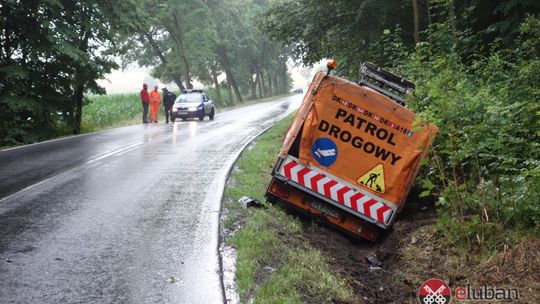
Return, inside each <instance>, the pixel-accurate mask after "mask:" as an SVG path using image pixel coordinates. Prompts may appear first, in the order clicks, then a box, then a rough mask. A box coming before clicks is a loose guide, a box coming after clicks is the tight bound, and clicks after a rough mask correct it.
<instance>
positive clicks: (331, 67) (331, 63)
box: [326, 59, 337, 70]
mask: <svg viewBox="0 0 540 304" xmlns="http://www.w3.org/2000/svg"><path fill="white" fill-rule="evenodd" d="M326 67H328V69H329V70H335V69H336V67H337V62H336V60H334V59H330V60H328V62H327V63H326Z"/></svg>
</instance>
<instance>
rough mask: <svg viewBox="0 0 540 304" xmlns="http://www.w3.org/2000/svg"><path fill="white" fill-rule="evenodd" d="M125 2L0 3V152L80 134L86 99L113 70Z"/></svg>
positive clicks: (126, 22)
mask: <svg viewBox="0 0 540 304" xmlns="http://www.w3.org/2000/svg"><path fill="white" fill-rule="evenodd" d="M132 6H133V4H132V2H130V1H102V0H92V1H68V0H58V1H40V0H27V1H26V0H25V1H2V2H1V4H0V46H1V47H0V79H1V82H0V145H5V144H16V143H28V142H33V141H37V140H41V139H44V138H48V137H51V136H55V135H59V133H63V132H65V131H66V130H69V131H71V132H73V133H79V132H80V123H81V116H82V105H83V96H84V93H85V92H94V93H103V89H102V88H101V87H99V86H98V85H97V83H96V80H97V79H99V78H102V77H103V75H104V74H106V73H108V72H110V71H111V70H112V69H114V68H116V67H117V64H116V63H115V61H114V56H115V55H118V54H119V53H120V49H119V48H118V44H117V41H118V40H119V39H120V37H121V36H122V35H123V34H125V33H128V32H130V31H131V30H132V29H133V28H134V21H133V20H136V18H134V16H135V15H136V11H134V10H132V9H131V7H132Z"/></svg>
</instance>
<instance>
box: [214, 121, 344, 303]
mask: <svg viewBox="0 0 540 304" xmlns="http://www.w3.org/2000/svg"><path fill="white" fill-rule="evenodd" d="M291 121H292V116H290V117H288V118H286V119H284V120H282V121H280V122H279V123H277V124H276V125H275V126H274V127H273V128H272V129H270V130H269V131H268V132H266V133H265V134H263V135H262V136H260V137H259V138H258V139H257V140H256V143H255V144H254V145H252V146H250V147H249V148H248V149H247V150H246V151H245V152H244V153H243V155H242V156H241V158H240V159H239V160H238V162H237V170H235V171H234V172H233V173H232V175H231V178H230V179H229V182H228V185H227V187H226V189H225V197H226V201H227V202H226V203H225V208H227V209H228V211H229V212H228V216H227V218H226V219H225V221H224V225H225V227H227V228H229V229H235V227H241V228H239V229H237V230H236V232H235V233H234V235H233V236H232V237H230V238H229V239H228V240H227V242H228V243H229V244H230V245H232V246H234V247H235V248H236V250H237V262H236V267H237V269H236V284H237V290H238V292H239V294H240V298H241V301H242V302H244V303H246V302H248V301H249V299H250V298H253V299H254V303H333V302H336V301H342V302H352V291H351V290H350V288H349V287H348V286H347V285H346V283H345V281H343V280H341V279H339V278H337V277H335V276H334V275H332V274H331V273H330V271H329V266H328V264H327V262H326V258H325V257H324V256H323V255H322V254H321V253H320V251H318V250H317V249H315V248H313V247H311V246H310V245H309V244H308V243H307V242H306V240H305V239H304V238H303V236H302V224H301V223H300V222H299V221H298V220H297V219H296V218H294V217H293V216H291V215H290V214H288V213H285V212H284V211H283V210H281V208H280V207H278V206H273V205H268V204H267V205H266V207H267V208H260V209H253V208H249V209H243V208H242V207H241V206H240V205H239V204H238V203H237V201H238V199H239V198H240V197H242V196H244V195H248V196H251V197H254V198H257V199H259V200H261V201H264V193H265V191H266V187H267V186H268V184H269V182H270V178H271V176H270V171H271V169H272V166H273V164H274V161H275V159H276V156H277V153H278V151H279V148H280V147H281V144H282V141H283V137H284V134H285V131H286V130H287V128H288V126H289V125H290V123H291Z"/></svg>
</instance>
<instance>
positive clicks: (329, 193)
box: [274, 155, 396, 229]
mask: <svg viewBox="0 0 540 304" xmlns="http://www.w3.org/2000/svg"><path fill="white" fill-rule="evenodd" d="M274 177H275V178H277V179H279V180H282V181H284V182H287V183H288V184H290V185H292V186H295V187H297V188H299V189H301V190H303V191H305V192H307V193H310V194H311V195H313V196H315V197H318V198H320V199H322V200H324V201H326V202H328V203H329V204H332V205H334V206H336V207H338V208H340V209H342V210H345V211H347V212H349V213H351V214H354V215H356V216H358V217H360V218H362V219H364V220H366V221H368V222H371V223H373V224H375V225H377V226H379V227H381V228H384V229H386V228H388V226H390V225H391V223H392V221H393V219H394V217H395V214H396V205H395V204H391V203H389V202H388V201H386V200H384V199H382V198H380V197H378V196H376V195H374V194H373V193H370V192H368V191H366V190H364V189H361V188H360V187H356V186H354V185H352V184H350V183H347V182H345V181H343V180H341V179H339V178H338V177H335V176H333V175H331V174H328V173H326V172H324V171H322V170H321V169H318V168H316V167H313V166H309V165H306V164H301V163H300V161H299V160H298V159H297V158H295V157H293V156H290V155H288V156H287V157H286V158H285V159H284V160H283V162H282V163H281V164H280V166H279V167H278V168H277V170H276V172H275V174H274Z"/></svg>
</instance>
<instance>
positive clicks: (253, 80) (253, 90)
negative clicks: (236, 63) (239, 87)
mask: <svg viewBox="0 0 540 304" xmlns="http://www.w3.org/2000/svg"><path fill="white" fill-rule="evenodd" d="M254 70H255V71H256V70H257V69H256V68H254V67H253V66H250V69H249V73H250V75H251V78H250V79H249V84H250V85H251V99H257V77H258V76H257V72H255V71H254ZM253 76H255V77H253Z"/></svg>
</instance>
